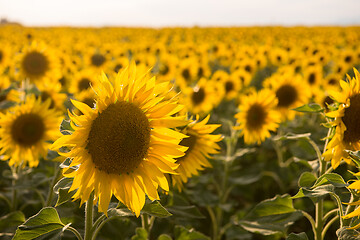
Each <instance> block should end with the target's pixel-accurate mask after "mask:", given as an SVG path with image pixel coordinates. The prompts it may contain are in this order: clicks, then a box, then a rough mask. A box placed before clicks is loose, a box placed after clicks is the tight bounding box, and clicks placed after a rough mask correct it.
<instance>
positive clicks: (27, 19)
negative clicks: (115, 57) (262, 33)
mask: <svg viewBox="0 0 360 240" xmlns="http://www.w3.org/2000/svg"><path fill="white" fill-rule="evenodd" d="M359 9H360V0H182V1H176V0H126V1H125V0H101V1H94V0H0V18H7V19H8V20H9V21H16V22H19V23H21V24H23V25H25V26H59V25H66V26H95V27H101V26H144V27H167V26H254V25H285V26H294V25H308V26H309V25H310V26H312V25H360V14H359Z"/></svg>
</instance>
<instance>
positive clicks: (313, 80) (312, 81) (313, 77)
mask: <svg viewBox="0 0 360 240" xmlns="http://www.w3.org/2000/svg"><path fill="white" fill-rule="evenodd" d="M315 81H316V76H315V73H311V74H310V75H309V78H308V82H309V84H310V85H313V84H314V83H315Z"/></svg>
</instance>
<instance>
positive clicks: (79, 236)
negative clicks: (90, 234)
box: [66, 226, 83, 240]
mask: <svg viewBox="0 0 360 240" xmlns="http://www.w3.org/2000/svg"><path fill="white" fill-rule="evenodd" d="M66 230H69V231H70V232H72V233H74V235H75V236H76V238H77V239H78V240H83V238H82V237H81V235H80V233H79V232H78V231H77V230H76V229H75V228H73V227H71V226H68V227H67V228H66Z"/></svg>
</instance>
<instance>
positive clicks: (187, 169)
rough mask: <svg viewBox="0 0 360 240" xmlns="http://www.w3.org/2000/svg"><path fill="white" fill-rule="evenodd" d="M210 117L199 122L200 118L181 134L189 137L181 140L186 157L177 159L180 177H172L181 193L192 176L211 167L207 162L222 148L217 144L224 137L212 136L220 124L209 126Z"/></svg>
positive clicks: (197, 117) (177, 170)
mask: <svg viewBox="0 0 360 240" xmlns="http://www.w3.org/2000/svg"><path fill="white" fill-rule="evenodd" d="M209 119H210V115H208V116H207V117H205V118H204V120H202V121H199V116H196V120H195V121H193V122H191V123H189V124H188V125H187V126H186V127H185V128H183V129H182V130H181V131H180V132H181V133H182V134H184V135H187V136H188V137H186V138H184V139H183V140H181V142H180V145H182V146H185V147H187V148H188V149H187V150H186V152H185V156H182V157H180V158H178V159H176V163H177V164H179V167H178V168H177V169H176V172H177V173H178V175H172V179H173V185H174V186H176V187H177V188H178V190H179V191H181V189H182V188H183V184H184V183H186V182H187V181H188V178H190V177H191V176H196V175H198V174H199V171H201V170H203V169H204V168H205V167H211V164H210V163H209V161H208V160H207V159H208V158H211V156H210V154H216V153H218V152H219V150H220V147H219V145H218V144H217V142H219V141H221V140H222V139H223V137H222V136H221V135H219V134H216V135H212V134H211V133H212V132H214V131H215V130H216V129H217V128H218V127H220V126H221V125H220V124H207V123H208V121H209Z"/></svg>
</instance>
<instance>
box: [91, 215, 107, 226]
mask: <svg viewBox="0 0 360 240" xmlns="http://www.w3.org/2000/svg"><path fill="white" fill-rule="evenodd" d="M105 218H106V215H105V214H102V215H101V216H100V217H98V219H96V221H95V222H94V224H93V228H94V229H97V228H98V226H99V225H100V223H101V221H102V220H104V219H105Z"/></svg>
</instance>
